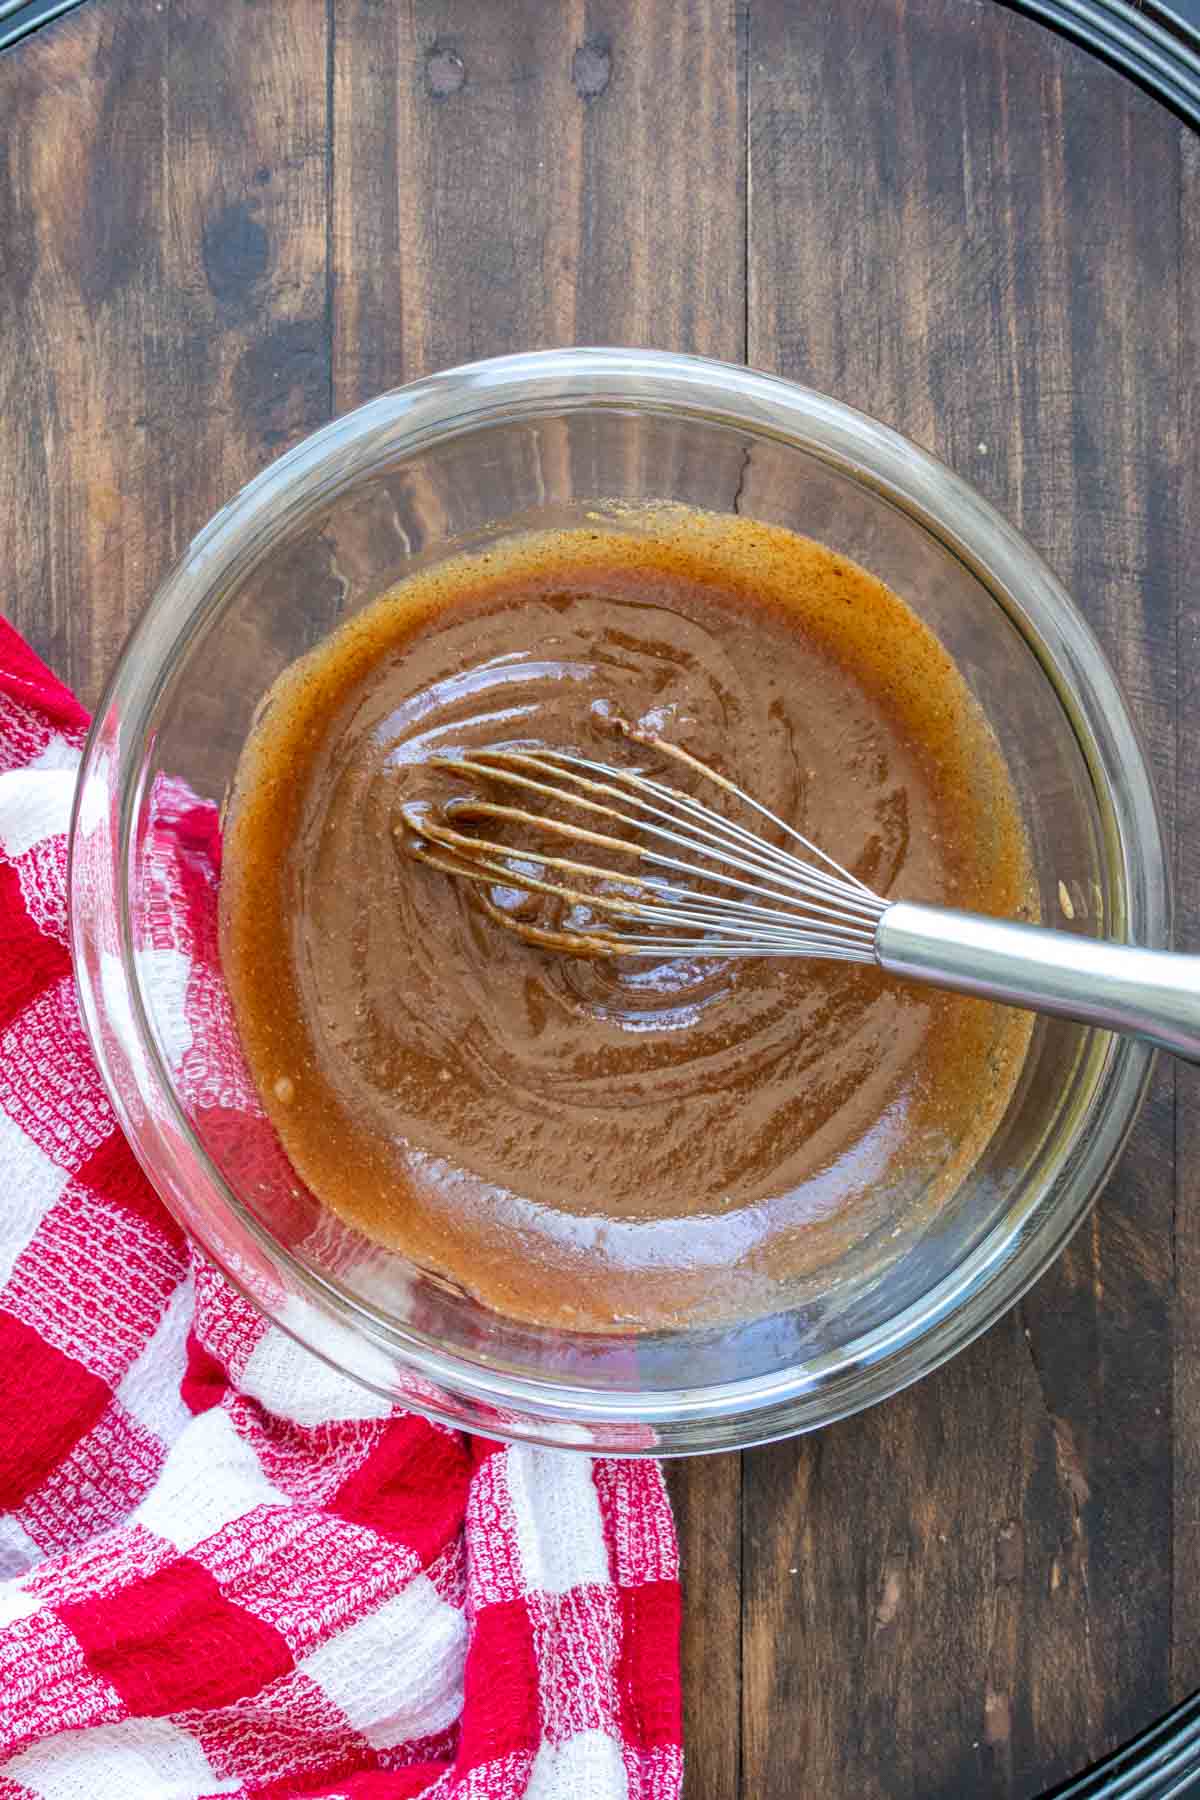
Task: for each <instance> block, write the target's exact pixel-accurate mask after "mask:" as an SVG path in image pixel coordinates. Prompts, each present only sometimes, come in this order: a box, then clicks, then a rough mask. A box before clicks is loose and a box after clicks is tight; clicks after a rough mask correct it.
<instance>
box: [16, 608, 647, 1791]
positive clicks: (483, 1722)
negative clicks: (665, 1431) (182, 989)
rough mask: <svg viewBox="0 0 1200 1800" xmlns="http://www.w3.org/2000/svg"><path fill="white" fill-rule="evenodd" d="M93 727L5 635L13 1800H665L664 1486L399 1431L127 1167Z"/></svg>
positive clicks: (450, 1436)
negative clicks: (113, 1090) (108, 981)
mask: <svg viewBox="0 0 1200 1800" xmlns="http://www.w3.org/2000/svg"><path fill="white" fill-rule="evenodd" d="M86 726H87V718H86V715H85V713H84V711H83V709H82V708H81V707H80V706H79V705H78V703H77V702H76V701H75V700H74V699H73V698H72V697H71V695H70V694H69V693H68V692H67V691H66V689H64V688H63V687H62V686H61V685H60V683H58V682H57V681H56V680H55V678H54V677H53V676H52V675H51V674H50V672H49V671H48V670H47V669H46V668H45V667H44V666H43V665H42V664H41V663H40V662H39V661H38V659H37V658H36V657H35V656H34V655H33V654H32V652H31V651H30V650H29V648H28V647H27V646H26V645H25V644H24V643H23V642H22V640H21V639H20V638H19V637H18V636H17V634H16V633H15V632H14V631H13V630H12V629H11V627H9V626H8V625H6V624H5V623H4V622H3V621H2V620H0V1800H28V1796H30V1795H38V1796H41V1797H42V1800H202V1797H203V1796H208V1795H217V1794H228V1795H234V1796H241V1797H242V1800H251V1797H254V1800H260V1797H261V1800H268V1797H270V1800H301V1797H305V1800H341V1797H343V1796H344V1797H345V1800H409V1797H410V1796H416V1795H421V1796H427V1797H428V1800H677V1796H678V1795H679V1792H680V1787H681V1782H682V1750H681V1745H680V1688H679V1661H678V1657H679V1649H678V1640H679V1585H678V1555H677V1548H676V1541H675V1532H674V1526H673V1523H672V1519H671V1513H670V1507H669V1504H668V1501H667V1498H666V1493H665V1489H664V1485H663V1480H662V1474H661V1471H660V1470H659V1468H658V1467H657V1466H656V1465H655V1464H654V1463H653V1462H649V1461H616V1460H608V1459H603V1460H595V1461H593V1460H590V1459H588V1458H587V1457H585V1456H583V1455H581V1454H578V1453H574V1452H566V1451H551V1450H541V1449H535V1448H531V1447H527V1446H504V1445H500V1444H495V1443H492V1442H489V1441H486V1440H483V1439H479V1438H468V1437H466V1436H465V1435H463V1434H461V1433H458V1432H454V1431H450V1430H447V1429H446V1428H444V1427H442V1426H439V1425H434V1424H430V1423H428V1422H427V1421H426V1420H424V1419H421V1418H419V1417H417V1416H415V1415H414V1414H411V1413H406V1412H402V1411H399V1410H396V1409H394V1408H391V1407H389V1406H388V1405H387V1403H386V1402H384V1401H382V1400H381V1399H379V1398H378V1397H377V1396H376V1395H374V1394H372V1393H370V1392H368V1391H367V1390H366V1389H364V1388H360V1387H359V1386H357V1384H354V1383H352V1382H350V1381H349V1380H348V1379H346V1378H344V1377H342V1376H339V1375H337V1374H335V1373H334V1372H333V1371H332V1370H331V1369H329V1368H328V1367H327V1366H326V1365H325V1364H324V1363H323V1362H321V1361H319V1360H317V1359H316V1358H314V1357H312V1356H310V1355H309V1353H308V1352H307V1351H305V1350H303V1349H301V1348H300V1347H299V1346H298V1345H297V1344H296V1343H294V1342H293V1340H292V1339H291V1338H289V1337H287V1336H286V1335H285V1334H284V1333H283V1332H281V1331H280V1330H279V1329H278V1327H276V1326H273V1325H271V1324H270V1323H269V1322H268V1320H267V1319H266V1318H265V1317H264V1316H263V1315H261V1314H260V1313H259V1312H258V1311H257V1310H256V1309H255V1308H253V1307H252V1306H251V1305H250V1304H249V1302H247V1301H246V1300H244V1299H242V1298H241V1296H240V1295H238V1294H237V1293H236V1292H235V1291H234V1290H233V1289H232V1288H231V1287H230V1286H229V1285H228V1283H227V1282H226V1281H225V1280H224V1278H223V1277H222V1276H221V1275H220V1274H219V1272H218V1271H217V1270H216V1269H215V1268H214V1267H213V1266H212V1265H211V1264H210V1263H209V1262H207V1261H206V1259H205V1258H204V1256H203V1254H202V1253H201V1252H200V1251H198V1250H197V1249H196V1248H195V1247H194V1246H193V1245H190V1244H188V1243H187V1242H186V1241H185V1239H184V1237H183V1235H182V1233H181V1232H180V1230H179V1228H178V1226H177V1225H176V1223H175V1221H174V1220H173V1219H172V1218H171V1216H170V1215H169V1214H168V1213H167V1212H166V1210H165V1208H164V1207H163V1206H162V1204H161V1202H160V1201H159V1200H158V1198H157V1196H156V1194H155V1193H154V1191H153V1189H152V1188H151V1187H150V1185H149V1183H148V1182H147V1181H146V1179H145V1177H144V1176H143V1175H142V1173H141V1171H140V1169H139V1167H138V1166H137V1164H136V1162H135V1160H134V1158H133V1156H132V1153H131V1152H130V1150H129V1148H128V1146H127V1144H126V1143H125V1141H124V1139H123V1138H122V1136H121V1134H120V1131H119V1130H118V1128H117V1125H116V1121H115V1119H114V1116H113V1113H112V1110H111V1108H110V1106H109V1104H108V1101H107V1098H106V1096H105V1093H104V1090H103V1088H102V1086H101V1083H100V1080H99V1077H98V1075H97V1073H96V1069H95V1065H94V1063H93V1061H92V1058H91V1054H90V1052H89V1049H88V1045H87V1040H86V1038H85V1035H84V1032H83V1028H82V1024H81V1021H80V1017H79V1012H78V1008H77V1004H76V999H75V992H74V986H73V981H72V975H71V967H70V958H69V952H68V938H67V895H66V836H65V833H66V829H67V823H68V817H69V812H70V806H71V798H72V793H73V788H74V782H75V777H76V771H77V768H78V763H79V754H80V748H81V745H82V742H83V736H84V732H85V730H86ZM214 879H215V877H214Z"/></svg>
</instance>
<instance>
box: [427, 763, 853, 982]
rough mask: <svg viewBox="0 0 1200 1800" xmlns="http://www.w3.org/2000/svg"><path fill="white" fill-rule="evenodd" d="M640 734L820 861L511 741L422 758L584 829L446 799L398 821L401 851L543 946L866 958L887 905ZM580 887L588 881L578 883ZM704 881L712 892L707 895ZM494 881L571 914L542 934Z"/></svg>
mask: <svg viewBox="0 0 1200 1800" xmlns="http://www.w3.org/2000/svg"><path fill="white" fill-rule="evenodd" d="M627 734H628V735H631V736H635V735H639V734H634V733H633V732H632V731H629V732H628V733H627ZM639 741H644V742H647V743H648V744H650V745H651V746H652V747H653V748H656V749H660V750H662V751H664V752H666V753H667V754H670V755H674V756H675V757H676V758H677V760H679V761H681V762H683V763H685V764H687V765H688V766H690V767H692V768H694V769H695V770H697V771H698V772H700V773H702V774H703V775H705V776H707V777H708V778H709V779H710V780H712V781H713V782H715V783H716V784H717V785H718V786H720V787H721V788H723V789H724V790H725V791H726V792H728V793H729V794H730V795H732V796H733V797H734V798H736V799H738V800H740V801H742V802H744V803H745V804H746V805H748V806H750V807H752V808H753V809H754V810H755V811H756V812H757V813H759V814H760V815H761V816H762V817H764V818H766V819H768V820H770V821H771V822H772V823H773V824H774V825H775V826H777V827H778V828H779V830H781V831H782V832H783V833H784V834H785V835H786V836H787V837H789V838H791V839H792V840H793V841H794V842H796V843H799V844H800V845H801V846H803V847H804V848H805V850H806V851H807V852H808V853H809V854H810V855H813V856H815V857H818V858H820V864H817V865H814V864H811V863H805V862H801V861H800V860H799V858H798V857H796V856H794V855H793V854H792V853H791V852H790V851H788V850H783V849H780V848H779V847H778V846H777V845H775V844H772V843H770V842H768V841H767V840H766V839H764V838H763V837H761V836H759V835H758V834H757V833H756V832H754V831H750V830H748V829H747V828H746V827H745V826H742V825H740V824H738V823H737V822H736V821H735V820H732V819H729V818H726V817H725V816H724V815H723V814H721V813H717V812H714V811H713V810H712V809H711V808H710V807H707V806H705V805H704V804H703V803H702V802H701V801H699V800H696V799H694V798H693V797H692V796H691V795H688V794H683V793H680V792H677V791H676V790H675V789H673V788H671V787H670V786H668V785H667V784H666V783H663V782H660V781H656V780H655V779H654V778H653V777H652V776H649V775H646V774H644V773H643V772H642V771H640V770H633V769H621V768H614V767H610V766H609V765H607V764H605V763H600V762H596V761H594V760H593V759H591V758H588V757H584V756H579V755H576V754H574V753H573V752H570V751H559V750H542V751H532V750H523V749H519V748H512V749H507V748H506V749H495V750H490V749H484V750H480V751H475V752H473V753H471V754H469V755H467V754H464V755H460V756H454V755H442V756H438V757H435V758H432V759H431V761H432V763H433V765H434V766H436V767H439V768H442V769H445V770H447V771H449V772H451V773H453V774H456V775H461V776H466V777H468V778H471V777H475V778H480V777H482V778H483V779H485V780H487V781H489V782H492V783H496V784H498V785H500V786H507V787H510V788H515V789H517V790H519V791H522V792H524V793H526V794H536V795H538V796H541V797H543V798H545V799H547V800H550V801H553V802H554V803H556V804H565V805H567V806H569V807H570V808H572V809H573V810H574V811H576V812H579V813H582V814H583V815H584V816H585V817H586V818H587V819H588V820H589V823H587V824H584V823H581V822H576V821H574V820H571V819H569V818H567V819H563V818H557V817H552V816H549V815H548V814H545V813H535V812H533V811H530V810H527V808H526V807H524V806H513V805H508V804H505V803H503V802H501V801H496V800H488V799H484V798H479V797H477V796H462V797H461V798H456V799H452V800H450V801H448V802H447V803H446V804H445V805H444V807H443V808H442V809H441V816H440V817H438V816H424V815H422V816H421V817H420V818H419V819H411V818H410V819H409V820H408V827H409V830H408V837H407V841H408V844H409V848H410V849H411V850H412V852H413V853H414V854H415V855H417V856H418V857H420V858H421V860H423V861H424V862H425V863H427V864H428V865H429V866H430V867H433V868H436V869H438V870H440V871H442V872H444V873H446V874H449V875H455V876H459V877H461V878H463V879H465V880H468V881H470V882H472V883H474V884H475V885H476V886H478V887H479V888H481V889H482V890H485V891H484V892H483V893H482V894H481V903H482V905H483V907H484V910H485V911H486V912H487V913H488V915H489V916H490V917H492V918H493V919H495V920H496V921H497V922H498V923H499V924H502V925H504V926H505V927H506V928H507V929H509V930H510V931H513V932H515V933H516V934H517V935H518V936H521V937H523V938H525V939H527V940H528V941H530V942H533V943H538V944H544V945H547V946H549V947H553V948H558V949H574V950H576V951H578V952H580V953H582V954H587V955H596V954H605V955H617V954H620V955H633V956H638V955H663V954H676V953H686V954H692V953H695V954H704V953H706V952H708V953H719V954H722V955H726V956H735V955H748V956H751V955H752V956H758V955H779V956H794V955H796V954H803V955H807V956H817V957H827V958H831V959H835V960H844V961H852V962H867V961H871V960H872V957H873V944H874V932H875V928H876V925H877V923H878V920H879V918H880V916H881V914H882V912H883V910H884V907H885V905H886V903H885V902H884V901H883V900H881V899H880V898H879V896H878V895H876V894H874V893H872V891H871V889H870V888H868V887H866V886H864V884H863V883H862V882H861V881H859V880H858V879H857V877H856V876H854V875H851V874H850V872H849V871H848V870H846V869H843V868H842V867H841V866H840V864H838V863H836V862H834V861H833V859H832V858H831V857H829V856H827V855H826V854H825V853H824V852H823V851H821V850H820V849H819V848H818V846H816V845H815V844H812V843H810V841H809V840H808V839H807V838H805V837H804V836H803V835H802V834H801V833H800V832H798V831H796V830H795V829H794V828H793V827H792V826H790V825H788V824H787V822H786V821H785V820H782V819H779V818H777V817H776V815H775V814H773V813H772V812H770V811H769V809H768V808H766V807H764V806H762V805H761V804H760V803H759V802H757V801H754V800H752V799H751V798H750V796H749V795H745V794H743V793H742V792H741V790H740V789H739V788H737V787H736V786H734V784H733V783H732V782H729V781H727V780H726V779H725V777H723V776H720V775H718V774H717V773H716V772H715V771H713V770H710V769H708V768H706V766H705V765H704V764H703V763H701V762H699V761H698V760H697V759H696V758H694V757H691V756H689V755H688V754H687V752H685V751H680V750H679V749H678V747H677V746H674V745H668V744H665V743H662V742H661V741H660V740H658V739H651V738H643V737H640V736H639ZM464 821H468V822H475V821H489V822H495V823H497V824H500V825H512V826H517V827H519V828H521V829H522V830H532V831H534V832H536V833H537V834H538V835H539V836H542V837H545V836H549V837H551V838H558V839H565V840H566V841H567V842H569V843H572V844H580V845H584V846H587V847H590V848H592V849H593V850H595V851H598V852H602V853H604V854H606V855H608V856H610V857H616V858H620V859H622V860H624V861H626V862H633V863H636V864H639V865H643V866H649V867H651V868H653V869H655V870H663V871H666V872H667V875H666V876H660V875H657V874H655V875H644V874H637V873H633V872H621V871H619V870H616V869H614V868H612V867H605V866H603V865H601V864H600V863H596V862H590V861H583V860H580V859H579V858H578V857H572V856H563V855H555V854H553V853H552V852H550V851H548V850H547V849H546V848H544V847H543V846H542V845H540V844H539V845H538V846H537V847H536V848H535V849H525V848H521V847H520V846H516V845H513V844H511V843H503V842H501V841H499V840H498V839H496V838H493V837H487V836H480V835H477V834H475V833H473V832H465V831H461V830H458V829H457V828H456V826H457V825H458V824H461V823H463V822H464ZM591 821H595V822H596V824H595V825H593V824H592V823H591ZM608 822H613V823H615V824H616V825H617V826H619V827H620V828H621V829H622V830H623V831H625V832H629V831H630V829H631V828H632V830H633V832H634V834H635V835H633V836H628V835H627V836H620V837H618V836H615V835H614V834H613V832H612V831H610V830H604V829H598V828H597V826H599V825H600V824H601V823H603V824H607V823H608ZM647 840H653V841H647ZM677 851H683V852H684V853H685V854H684V855H683V856H680V855H678V854H676V852H677ZM697 858H699V859H701V861H700V862H697V861H696V860H695V859H697ZM822 864H823V865H824V866H821V865H822ZM679 877H682V878H683V879H682V881H680V880H679V879H678V878H679ZM580 881H582V882H584V883H587V884H589V885H587V886H579V885H577V882H580ZM697 883H700V884H702V885H699V886H698V885H696V884H697ZM714 885H715V886H716V887H717V888H719V889H721V890H723V891H719V892H715V893H714V892H713V891H712V888H713V886H714ZM497 889H511V890H515V891H516V892H518V893H520V892H526V893H529V894H538V895H545V896H547V897H548V898H552V899H554V900H556V901H558V902H560V903H564V902H565V903H566V905H567V907H568V908H569V909H570V912H569V913H568V915H567V918H566V919H565V921H564V922H563V924H562V925H561V926H556V927H554V928H551V929H548V928H546V927H544V926H539V925H536V924H533V923H531V922H530V921H529V919H528V918H526V917H524V916H522V915H521V914H520V912H519V911H518V910H516V909H512V908H510V907H508V906H505V905H502V904H499V903H498V902H497V900H496V891H497ZM597 915H599V918H597ZM606 922H607V923H606ZM639 924H640V925H642V926H648V927H650V931H649V932H648V933H646V934H645V935H639V934H638V933H637V932H636V931H635V929H634V927H636V926H637V925H639ZM614 927H615V928H614Z"/></svg>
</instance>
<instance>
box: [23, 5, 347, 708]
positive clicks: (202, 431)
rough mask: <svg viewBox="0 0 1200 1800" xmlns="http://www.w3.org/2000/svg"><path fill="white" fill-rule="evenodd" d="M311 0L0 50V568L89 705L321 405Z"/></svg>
mask: <svg viewBox="0 0 1200 1800" xmlns="http://www.w3.org/2000/svg"><path fill="white" fill-rule="evenodd" d="M325 161H326V19H325V8H324V0H294V3H293V0H286V3H285V0H266V3H265V4H261V5H256V6H247V5H245V4H244V0H156V5H155V8H154V9H153V10H152V11H151V12H149V13H148V12H147V10H146V8H145V7H143V6H141V5H139V4H135V3H134V0H101V3H98V4H95V5H92V6H87V7H85V8H83V9H82V10H81V11H79V12H77V13H74V14H72V15H71V16H70V17H68V18H65V19H63V20H61V21H60V22H59V23H57V24H55V25H52V26H49V27H47V28H46V29H45V30H43V31H42V32H40V33H39V34H38V35H37V36H36V37H35V38H32V39H30V40H29V41H28V42H26V43H24V44H22V45H21V46H20V48H19V49H18V50H16V51H14V52H13V53H12V54H10V55H6V56H5V57H4V58H3V59H0V242H2V244H3V252H2V254H3V257H4V292H5V304H6V325H7V329H6V330H5V333H4V335H3V340H2V341H0V556H2V557H3V562H4V566H5V570H6V583H5V589H6V591H5V599H6V607H7V610H8V612H9V614H10V616H11V617H12V619H13V621H14V623H15V624H16V625H17V626H18V627H19V628H20V629H21V630H22V631H24V632H25V633H26V634H27V635H28V636H29V638H30V639H31V640H32V642H33V643H34V644H35V646H36V647H37V648H38V649H39V651H41V652H42V654H43V655H45V656H46V657H48V659H49V660H50V661H51V662H52V663H53V664H54V666H55V667H56V668H57V669H58V670H59V671H60V672H61V673H62V674H63V676H64V677H65V678H66V679H67V680H68V681H70V682H71V683H72V684H73V685H74V686H75V687H76V688H77V689H78V691H79V692H80V694H81V696H82V697H83V699H84V700H86V701H87V702H88V703H89V704H91V703H94V701H95V700H96V698H97V695H98V692H99V689H100V686H101V684H102V682H103V680H104V678H105V676H106V675H107V674H108V672H109V670H110V668H111V667H112V664H113V662H114V660H115V657H116V654H117V651H118V649H119V647H120V643H121V640H122V638H123V637H124V635H125V633H126V631H127V630H128V628H129V626H130V624H131V623H132V621H133V619H134V618H135V617H136V616H137V614H138V612H139V611H140V610H141V608H142V606H143V605H144V604H145V602H146V600H147V599H148V598H149V596H150V594H151V593H152V592H153V590H154V588H155V586H156V584H157V582H158V581H159V579H160V577H161V576H162V575H163V574H164V573H165V572H166V569H167V568H168V566H169V565H170V563H171V562H172V560H173V559H174V558H175V556H176V555H177V554H178V553H179V551H180V550H181V549H182V548H183V547H184V545H185V544H186V542H187V541H188V539H189V537H190V536H191V535H192V533H193V532H194V531H195V530H196V529H197V528H198V527H199V526H200V525H202V524H203V523H204V521H205V520H206V519H207V518H208V517H209V515H210V514H211V513H212V512H214V511H215V510H216V508H217V507H218V506H219V505H220V504H221V503H222V501H224V500H226V499H228V498H229V497H230V495H231V494H232V493H233V492H234V491H235V490H236V489H237V488H238V487H239V486H240V485H241V483H242V482H243V481H245V480H247V479H248V478H249V476H250V475H251V474H253V473H254V472H255V471H256V470H257V469H258V468H260V467H261V466H262V464H263V463H264V462H267V461H269V460H270V459H271V458H272V457H273V456H275V455H277V454H278V452H279V451H280V450H281V449H283V448H284V447H285V446H286V445H287V444H289V443H290V442H291V441H293V440H294V439H295V438H296V437H298V436H301V435H303V433H304V432H306V431H309V430H311V429H312V428H313V427H314V426H315V425H317V424H319V423H321V422H322V421H323V420H324V419H325V418H326V417H327V415H328V408H329V393H330V380H329V345H328V332H327V325H326V257H325V210H326V209H325Z"/></svg>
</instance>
